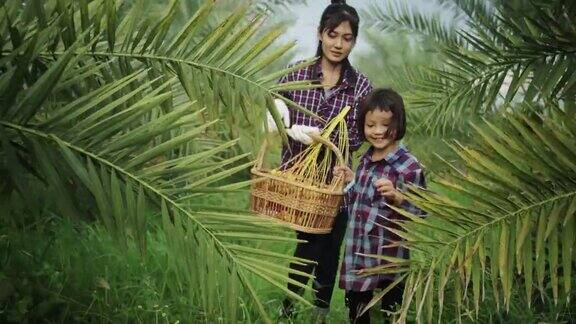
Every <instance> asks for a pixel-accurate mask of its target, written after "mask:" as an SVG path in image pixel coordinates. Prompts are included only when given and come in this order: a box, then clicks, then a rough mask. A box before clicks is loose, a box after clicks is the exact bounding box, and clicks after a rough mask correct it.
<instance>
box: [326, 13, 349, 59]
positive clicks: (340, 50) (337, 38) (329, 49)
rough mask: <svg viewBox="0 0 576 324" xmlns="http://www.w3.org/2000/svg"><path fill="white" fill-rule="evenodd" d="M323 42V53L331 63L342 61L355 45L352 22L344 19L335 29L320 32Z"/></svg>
mask: <svg viewBox="0 0 576 324" xmlns="http://www.w3.org/2000/svg"><path fill="white" fill-rule="evenodd" d="M318 38H319V39H320V42H321V44H322V53H323V55H324V58H326V59H327V60H328V61H330V62H331V63H340V62H342V60H344V59H345V58H347V57H348V55H349V54H350V52H351V51H352V48H353V47H354V42H355V38H354V34H353V33H352V27H351V26H350V22H348V21H344V22H342V23H341V24H340V25H338V27H336V28H334V29H333V30H328V29H326V30H324V31H322V32H321V33H320V32H319V33H318Z"/></svg>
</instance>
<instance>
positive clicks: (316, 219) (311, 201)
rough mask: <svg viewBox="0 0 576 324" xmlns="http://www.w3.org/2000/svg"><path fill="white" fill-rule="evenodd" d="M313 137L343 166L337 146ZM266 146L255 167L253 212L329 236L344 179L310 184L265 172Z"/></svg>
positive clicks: (294, 227)
mask: <svg viewBox="0 0 576 324" xmlns="http://www.w3.org/2000/svg"><path fill="white" fill-rule="evenodd" d="M313 138H314V140H315V141H317V142H320V143H322V144H325V145H327V146H328V147H329V148H330V149H331V150H332V151H333V152H334V153H335V154H336V157H337V158H338V163H340V164H344V159H343V157H342V153H340V151H339V150H338V148H337V147H336V145H334V144H333V143H332V142H330V141H329V140H327V139H325V138H323V137H320V136H313ZM267 146H268V145H267V141H265V143H264V144H263V145H262V148H261V150H260V154H259V155H258V157H257V160H256V163H255V166H254V168H252V178H253V180H254V181H253V182H252V188H251V204H250V205H251V210H252V212H254V213H256V214H258V215H262V216H265V217H271V218H273V219H275V220H277V221H279V222H281V223H284V224H288V225H289V226H290V227H292V228H293V229H295V230H297V231H301V232H306V233H312V234H325V233H329V232H330V231H331V230H332V226H333V225H334V220H335V217H336V215H337V213H338V210H339V208H340V205H341V204H342V200H343V197H344V195H343V191H342V189H343V186H344V182H343V180H342V178H341V177H334V178H333V179H332V183H330V184H316V185H310V184H306V183H303V182H300V181H298V180H297V179H294V178H291V177H288V176H286V175H285V174H280V173H274V171H268V170H264V169H263V168H262V164H263V159H264V155H265V153H266V149H267Z"/></svg>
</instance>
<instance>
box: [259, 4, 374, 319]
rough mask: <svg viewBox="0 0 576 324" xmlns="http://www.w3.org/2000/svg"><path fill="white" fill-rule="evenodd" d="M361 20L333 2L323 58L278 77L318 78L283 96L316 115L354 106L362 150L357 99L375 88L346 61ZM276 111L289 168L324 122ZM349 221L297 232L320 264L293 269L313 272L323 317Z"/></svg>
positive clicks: (324, 23) (306, 253)
mask: <svg viewBox="0 0 576 324" xmlns="http://www.w3.org/2000/svg"><path fill="white" fill-rule="evenodd" d="M359 22H360V19H359V17H358V13H357V12H356V10H355V9H354V8H353V7H351V6H349V5H346V2H345V1H342V0H340V1H335V0H333V1H332V3H331V4H330V5H329V6H328V7H327V8H326V9H325V10H324V12H323V13H322V17H321V19H320V26H319V27H318V50H317V52H316V56H317V57H319V58H320V59H319V60H318V61H317V62H316V63H315V64H313V65H310V66H307V67H305V68H302V69H300V70H298V71H295V72H292V73H290V74H288V75H287V76H285V77H283V78H282V79H281V80H280V82H289V81H302V80H314V81H317V82H318V85H319V87H318V88H315V89H310V90H295V91H288V92H285V93H283V95H284V96H285V97H286V98H288V99H290V100H292V101H294V102H296V103H297V104H299V105H301V106H303V107H305V108H306V109H308V110H310V111H312V112H314V113H316V114H317V115H319V116H320V117H322V118H323V119H324V120H325V121H328V120H330V119H332V118H333V117H335V116H336V115H337V114H338V113H339V112H340V110H341V109H342V108H343V107H346V106H351V107H352V109H353V110H352V111H350V113H349V114H348V117H347V120H346V122H347V125H348V129H349V132H350V134H349V139H350V143H349V144H350V147H351V150H356V149H358V147H359V146H360V144H361V140H360V137H359V136H358V133H357V127H356V120H355V116H356V109H357V106H358V103H359V101H360V99H362V98H363V97H365V96H366V95H367V94H368V92H370V90H371V89H372V87H371V85H370V82H369V81H368V79H367V78H366V77H365V76H364V75H362V74H360V73H359V72H358V71H356V70H355V69H354V68H353V67H352V65H351V64H350V62H349V60H348V55H349V54H350V52H351V51H352V49H353V48H354V44H355V43H356V38H357V36H358V25H359ZM276 109H278V111H279V112H280V114H281V115H282V117H283V121H284V124H285V125H284V126H285V127H287V128H288V127H289V129H288V130H287V134H288V135H289V141H288V145H286V146H285V147H284V148H283V151H282V164H283V166H286V162H287V161H290V160H291V159H292V157H293V156H295V155H296V154H298V153H300V152H301V151H302V150H303V149H304V148H305V147H306V145H309V144H311V143H312V140H311V138H310V137H309V136H308V134H309V133H310V132H319V130H320V128H322V127H323V126H324V125H325V123H324V122H323V121H319V120H316V119H314V118H311V117H309V116H307V115H305V114H303V113H302V112H300V111H296V110H291V111H288V109H287V108H286V106H285V105H284V104H283V103H281V102H280V104H278V102H277V104H276ZM269 117H271V116H269ZM268 120H269V123H268V128H269V129H274V128H275V125H274V121H273V120H272V119H271V118H268ZM286 121H289V123H287V122H286ZM290 125H292V126H291V127H290ZM346 222H347V213H346V212H344V211H341V212H340V213H339V215H338V216H337V217H336V220H335V224H334V227H333V229H332V232H331V233H328V234H321V235H319V234H308V233H303V232H297V237H298V239H301V240H305V241H307V243H299V244H298V245H297V246H296V250H295V252H294V256H296V257H299V258H304V259H308V260H312V261H315V262H316V264H314V265H313V264H310V265H305V266H303V265H300V264H291V265H290V268H292V269H295V270H298V271H301V272H305V273H308V274H310V273H312V272H313V271H314V273H315V276H316V280H315V281H314V283H313V287H314V289H315V290H316V296H315V297H316V300H315V305H316V306H317V309H316V312H317V315H318V316H319V317H324V316H325V315H326V313H327V312H328V308H329V306H330V299H331V297H332V291H333V290H334V281H335V277H336V272H337V270H338V259H339V252H340V245H341V243H342V238H343V236H344V232H345V229H346ZM290 278H291V279H294V280H296V281H298V282H300V283H303V284H307V281H308V278H307V277H305V276H301V275H296V274H290ZM288 289H290V290H291V291H293V292H295V293H298V294H301V293H302V290H301V289H300V288H299V287H298V286H297V285H293V284H288ZM292 309H293V303H292V300H290V299H286V300H284V302H283V307H282V315H283V316H290V315H291V314H292Z"/></svg>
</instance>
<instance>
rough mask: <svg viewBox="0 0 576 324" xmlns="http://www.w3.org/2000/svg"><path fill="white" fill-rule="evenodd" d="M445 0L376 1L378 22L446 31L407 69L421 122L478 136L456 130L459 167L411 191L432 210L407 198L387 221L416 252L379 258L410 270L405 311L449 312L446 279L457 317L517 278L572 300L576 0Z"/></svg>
mask: <svg viewBox="0 0 576 324" xmlns="http://www.w3.org/2000/svg"><path fill="white" fill-rule="evenodd" d="M441 2H442V3H443V5H444V9H445V10H453V11H452V12H454V13H455V14H454V15H448V17H455V18H454V19H452V20H450V19H449V20H448V21H446V17H447V15H446V14H444V15H443V16H437V14H436V13H434V12H433V13H425V12H419V11H417V10H416V9H415V8H412V7H408V6H407V5H405V4H403V3H401V2H396V3H394V4H393V5H391V6H390V7H389V8H382V7H381V6H375V8H372V9H371V10H370V12H369V13H367V14H369V15H370V18H369V19H368V20H369V21H371V23H372V24H373V25H374V26H376V27H378V26H379V27H380V28H383V29H384V30H398V29H404V30H411V31H413V32H415V33H416V34H418V35H419V37H427V38H430V39H434V40H435V41H436V42H437V50H438V54H439V55H440V57H441V61H440V63H439V64H438V66H433V67H426V68H422V69H417V70H416V71H407V73H406V82H408V83H409V85H410V86H411V89H410V90H408V92H409V95H408V96H407V98H408V102H409V106H410V108H413V109H414V108H416V109H415V110H413V111H412V112H411V113H413V114H414V115H413V116H414V118H416V119H417V120H418V122H419V123H418V124H417V125H416V126H414V127H416V128H418V129H419V131H426V132H429V133H430V134H438V133H439V134H445V133H446V132H450V131H452V130H454V129H459V130H460V131H463V132H465V133H468V134H469V135H470V136H471V142H470V143H468V144H466V145H463V144H461V143H459V142H458V141H452V143H451V147H452V149H453V152H454V153H455V154H457V155H458V156H459V159H458V160H457V161H447V159H444V162H445V163H446V165H447V166H448V167H449V168H451V172H445V173H443V174H442V175H441V176H440V177H439V179H437V181H436V182H437V183H436V184H437V186H435V189H434V191H421V190H414V191H413V192H411V193H408V194H407V195H408V197H409V198H410V199H412V200H413V201H414V202H415V203H416V204H418V205H420V206H421V207H422V208H424V209H425V210H427V211H428V217H427V218H424V219H421V218H417V217H414V216H413V215H408V214H406V213H404V212H402V211H400V212H402V213H403V214H404V215H405V216H406V217H407V218H409V219H410V220H412V221H410V222H399V223H398V224H397V225H398V226H399V229H394V228H392V229H391V230H393V231H395V232H397V233H398V234H399V235H400V236H401V237H403V238H404V241H402V242H398V243H394V244H398V245H402V246H405V247H406V248H408V249H410V250H412V256H413V257H412V259H411V261H410V263H406V262H397V261H399V260H392V259H391V260H390V261H396V267H385V268H380V269H373V271H374V272H392V273H399V276H398V279H399V280H398V281H397V282H399V281H400V280H405V283H406V289H405V293H404V299H403V304H402V307H401V309H400V310H399V311H398V312H397V314H396V315H397V317H396V319H397V320H398V321H399V322H405V321H406V320H407V319H408V318H411V319H412V320H416V321H418V322H422V321H425V322H432V321H434V320H438V321H439V322H441V321H442V313H443V309H444V303H445V301H446V299H445V295H446V294H448V293H449V294H450V295H451V297H452V299H451V300H453V301H455V306H454V309H455V310H456V320H458V321H461V320H462V318H463V317H464V316H469V317H470V319H472V320H474V319H475V318H478V316H479V311H480V310H481V309H482V307H484V306H486V305H487V300H488V299H491V300H493V301H495V304H496V305H495V306H496V307H498V308H500V307H503V308H504V309H505V310H506V311H507V310H508V308H509V306H510V302H511V298H512V293H513V292H514V291H515V290H519V287H523V291H524V293H523V294H524V296H525V299H524V300H525V305H526V306H527V307H531V305H532V304H533V303H534V290H537V291H538V292H539V293H540V296H541V297H542V298H544V297H545V296H546V297H547V298H550V300H552V303H553V304H563V305H568V306H569V305H570V302H571V301H572V300H573V298H574V293H573V289H572V284H573V282H574V276H573V270H574V268H575V265H576V258H575V257H574V256H575V253H576V252H575V251H576V249H575V247H576V246H575V244H576V239H575V236H574V233H575V230H576V219H575V218H576V141H575V140H574V139H575V138H576V137H575V135H576V123H575V122H574V116H575V113H576V102H575V97H576V96H575V95H576V73H575V72H576V30H574V25H575V24H576V20H575V17H576V5H575V4H574V2H571V1H562V0H558V1H514V2H507V1H496V0H494V1H475V0H468V1H466V0H453V1H441ZM443 19H444V20H443ZM442 21H444V23H441V22H442ZM439 158H440V159H442V156H439ZM375 257H380V258H382V256H375ZM486 285H490V288H486ZM489 291H491V293H492V294H493V296H492V297H493V298H489V297H490V296H487V293H486V292H489ZM385 292H386V290H384V291H383V292H382V293H381V294H380V295H379V296H376V297H375V299H374V300H373V302H374V303H376V301H377V299H378V298H381V297H382V295H383V294H384V293H385ZM571 299H572V300H571ZM469 310H472V311H469ZM410 311H413V312H410ZM412 315H413V316H414V317H410V316H412ZM444 320H445V319H444Z"/></svg>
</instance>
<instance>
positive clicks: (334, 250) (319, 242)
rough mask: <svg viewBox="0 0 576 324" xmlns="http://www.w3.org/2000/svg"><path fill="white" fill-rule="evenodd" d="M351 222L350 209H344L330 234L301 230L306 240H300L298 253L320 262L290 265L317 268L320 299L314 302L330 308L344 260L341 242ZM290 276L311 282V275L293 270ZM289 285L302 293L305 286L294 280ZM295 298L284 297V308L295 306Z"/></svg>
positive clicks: (300, 236)
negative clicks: (309, 276)
mask: <svg viewBox="0 0 576 324" xmlns="http://www.w3.org/2000/svg"><path fill="white" fill-rule="evenodd" d="M347 222H348V214H347V212H345V211H344V212H343V210H340V212H339V213H338V215H337V216H336V220H335V221H334V227H333V228H332V231H331V232H330V233H327V234H309V233H303V232H297V238H298V239H300V240H306V241H307V242H306V243H298V245H297V246H296V250H295V251H294V256H295V257H298V258H303V259H308V260H311V261H314V262H316V264H307V265H300V264H295V263H291V264H290V269H294V270H298V271H302V272H305V273H307V274H311V273H312V272H314V275H315V276H316V279H315V280H314V283H313V285H312V287H313V288H314V289H315V290H316V300H315V301H314V304H315V305H316V306H317V307H321V308H328V307H330V299H331V298H332V292H333V291H334V285H335V279H336V272H338V266H339V264H340V263H339V260H340V246H341V245H342V239H343V238H344V234H345V233H346V225H347ZM289 277H290V278H291V279H294V280H296V281H298V282H300V283H302V284H304V285H306V284H308V278H307V277H305V276H301V275H297V274H292V273H291V274H290V275H289ZM288 289H290V290H291V291H293V292H295V293H297V294H302V289H301V288H300V287H298V286H296V285H294V284H290V283H289V284H288ZM291 303H292V302H291V301H290V300H285V301H284V308H285V309H286V308H291V306H292V304H291Z"/></svg>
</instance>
